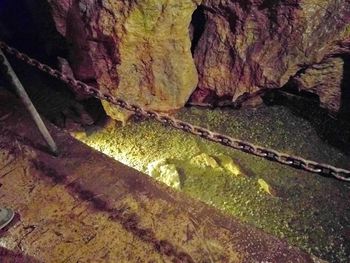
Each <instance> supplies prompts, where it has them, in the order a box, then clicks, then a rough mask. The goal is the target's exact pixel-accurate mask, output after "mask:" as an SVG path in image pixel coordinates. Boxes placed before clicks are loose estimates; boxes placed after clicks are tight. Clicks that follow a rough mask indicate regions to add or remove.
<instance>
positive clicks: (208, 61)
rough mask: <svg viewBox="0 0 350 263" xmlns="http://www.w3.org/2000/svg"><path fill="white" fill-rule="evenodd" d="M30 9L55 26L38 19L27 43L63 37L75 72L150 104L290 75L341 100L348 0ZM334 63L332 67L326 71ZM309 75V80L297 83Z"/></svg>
mask: <svg viewBox="0 0 350 263" xmlns="http://www.w3.org/2000/svg"><path fill="white" fill-rule="evenodd" d="M5 2H7V3H8V5H9V4H10V3H14V1H10V0H7V1H5ZM20 2H25V3H26V4H27V5H28V3H29V2H30V1H25V0H21V1H18V3H20ZM13 5H15V4H13ZM29 6H30V8H29V9H30V10H31V12H32V13H33V14H34V15H32V16H33V19H34V20H35V19H38V18H40V17H45V19H46V17H51V18H52V19H53V23H52V24H53V27H55V28H56V30H57V31H58V34H59V37H54V36H53V35H54V34H52V32H53V31H54V29H50V30H47V28H49V27H50V26H49V25H51V23H47V26H46V27H45V26H42V24H44V23H45V20H44V18H42V19H41V20H43V21H40V20H38V21H37V23H36V24H37V25H38V24H40V25H41V26H39V27H38V30H39V31H40V32H41V33H40V34H38V37H37V38H40V41H39V42H38V43H36V44H37V45H40V46H42V47H43V49H44V51H45V50H46V51H49V50H51V51H55V50H58V49H60V46H64V45H63V42H64V41H65V49H66V50H67V51H68V55H67V54H66V55H67V57H66V59H67V60H68V62H69V66H70V67H71V69H72V72H73V73H74V76H75V77H76V78H78V79H80V80H83V81H85V82H87V83H89V84H92V85H96V86H98V87H99V88H100V89H101V90H104V91H108V92H110V93H112V94H113V95H116V96H118V97H121V98H124V99H127V100H128V101H130V102H132V103H136V104H139V105H141V106H144V107H147V108H150V109H154V110H160V111H170V110H174V109H178V108H181V107H183V106H184V105H185V103H186V102H187V101H188V99H189V98H190V96H191V94H192V92H193V91H194V90H195V88H196V87H197V89H196V91H195V92H194V94H193V95H192V96H191V102H192V103H203V102H214V104H215V103H217V101H218V100H219V101H225V103H224V104H225V105H227V104H230V103H227V102H231V103H232V102H236V101H237V100H238V101H240V100H239V98H242V96H243V97H244V96H246V94H247V93H248V94H249V93H253V94H255V93H256V92H258V91H261V90H265V89H270V88H280V87H282V86H284V85H285V84H286V83H288V81H289V80H293V78H294V77H296V78H297V81H296V82H297V83H299V84H300V89H307V90H309V91H310V92H314V93H316V94H317V95H319V96H320V101H321V104H322V106H323V107H325V108H327V109H329V110H331V111H335V112H336V111H338V109H340V108H342V105H341V104H344V101H343V100H342V99H340V98H341V97H342V94H341V92H342V91H341V86H339V83H342V81H343V78H342V77H343V76H342V75H343V73H342V72H341V62H340V60H341V59H343V57H344V56H346V55H349V54H350V2H349V1H340V0H322V1H316V0H283V1H282V0H271V1H268V0H245V1H243V0H181V1H176V0H167V1H166V0H159V1H155V0H140V1H107V0H101V1H97V0H76V1H73V0H63V1H61V0H50V1H48V0H40V1H35V2H34V1H32V2H31V3H30V4H29ZM46 6H47V8H45V7H46ZM5 8H6V7H5ZM17 9H18V8H17ZM35 10H39V11H35ZM45 10H46V11H47V12H49V14H46V15H44V14H43V13H44V11H45ZM5 13H6V12H5ZM22 17H24V16H22ZM6 19H8V20H10V19H11V18H10V17H7V18H6ZM0 20H1V19H0ZM27 20H28V19H27ZM47 20H48V19H47ZM0 22H1V21H0ZM24 22H25V21H24ZM24 22H23V21H22V24H21V26H17V28H16V27H14V28H11V30H10V31H13V33H14V35H16V34H18V36H22V38H25V39H31V40H30V41H35V39H36V38H35V37H34V38H33V37H32V38H28V36H27V35H25V34H24V33H23V32H22V31H23V30H22V31H20V32H17V31H18V30H19V29H18V28H23V25H25V23H24ZM34 25H35V23H32V24H30V27H34ZM2 27H3V26H2ZM45 28H46V29H45ZM5 30H6V27H5ZM5 30H3V31H5ZM16 30H17V31H16ZM7 31H9V30H7ZM10 31H9V32H10ZM32 31H35V30H31V32H32ZM50 32H51V33H50ZM23 35H24V36H23ZM42 35H47V36H48V37H47V38H43V37H42ZM58 39H60V41H58ZM62 39H63V40H64V41H63V42H62V41H61V40H62ZM45 41H46V42H55V43H51V44H48V43H46V42H45ZM21 42H23V41H21ZM25 46H28V43H26V45H23V44H22V46H21V45H20V47H25ZM191 52H192V54H191ZM41 53H42V52H41ZM60 55H61V54H60ZM331 57H332V59H331V60H332V61H330V58H331ZM334 57H337V58H334ZM338 60H339V61H338ZM333 65H334V66H335V71H336V72H334V71H333V70H331V71H332V72H329V70H328V69H325V68H328V66H332V67H333ZM65 68H66V69H68V71H69V72H70V70H69V68H68V67H67V65H65ZM326 71H327V72H326ZM310 74H311V75H312V76H313V77H312V78H313V79H314V80H316V79H317V83H316V82H315V81H311V82H312V83H311V82H310V81H306V79H305V78H308V79H310V77H307V76H308V75H310ZM324 74H326V75H327V76H329V77H330V78H329V77H327V76H323V75H324ZM331 80H334V81H331ZM330 81H331V82H332V83H330ZM342 86H344V84H342ZM257 94H259V95H260V93H257ZM258 102H259V101H255V102H254V103H253V104H256V103H258ZM250 104H251V103H250ZM203 105H205V104H203ZM209 105H210V103H209ZM218 105H220V104H218ZM104 107H105V109H106V110H107V112H108V114H109V115H111V116H112V117H114V118H117V119H121V118H122V119H123V118H125V116H124V117H123V116H122V115H123V114H122V115H121V113H120V111H119V110H118V109H116V108H114V107H111V106H110V105H109V104H107V103H105V104H104ZM127 117H128V116H126V118H127Z"/></svg>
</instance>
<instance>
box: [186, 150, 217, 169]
mask: <svg viewBox="0 0 350 263" xmlns="http://www.w3.org/2000/svg"><path fill="white" fill-rule="evenodd" d="M191 163H192V164H194V165H197V166H199V167H202V168H208V167H211V168H220V166H219V164H218V163H217V161H216V160H215V159H214V158H213V157H211V156H210V155H208V154H206V153H201V154H199V155H197V156H195V157H193V158H192V159H191Z"/></svg>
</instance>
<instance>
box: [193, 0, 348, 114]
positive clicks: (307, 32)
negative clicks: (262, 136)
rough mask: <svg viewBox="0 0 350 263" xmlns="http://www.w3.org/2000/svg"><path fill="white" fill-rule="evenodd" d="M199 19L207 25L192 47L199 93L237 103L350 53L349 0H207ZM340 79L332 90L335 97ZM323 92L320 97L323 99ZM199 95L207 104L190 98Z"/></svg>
mask: <svg viewBox="0 0 350 263" xmlns="http://www.w3.org/2000/svg"><path fill="white" fill-rule="evenodd" d="M195 18H196V20H201V21H204V24H203V23H202V24H203V25H202V27H197V37H196V39H195V47H194V48H193V51H194V58H195V62H196V66H197V70H198V73H199V89H198V90H197V91H198V92H200V93H201V94H203V90H211V91H214V92H215V93H216V94H217V95H218V96H219V97H225V98H227V97H229V98H231V99H232V100H233V101H235V100H237V98H239V97H240V96H242V95H243V94H244V93H245V92H249V93H251V92H255V91H257V90H259V89H265V88H279V87H282V86H283V85H285V84H286V83H287V82H288V80H289V79H290V78H291V77H293V76H295V75H296V74H297V73H298V72H299V71H301V70H304V69H306V68H307V67H308V66H311V67H313V65H317V64H319V63H321V62H322V61H323V60H325V59H327V58H328V57H329V56H332V55H334V54H338V55H343V54H349V53H350V45H349V41H348V40H349V38H350V2H349V1H338V0H324V1H314V0H288V1H281V0H274V1H267V0H261V1H253V0H246V1H237V0H228V1H227V0H225V1H224V0H204V1H203V3H202V5H201V6H200V8H198V9H197V11H196V16H195ZM195 30H196V29H195ZM194 35H195V36H196V31H195V33H194ZM321 74H322V71H320V72H319V75H321ZM339 77H340V78H341V76H337V80H336V82H335V83H334V84H333V87H332V91H331V93H337V95H336V96H337V97H339V96H340V93H341V87H340V86H339V85H338V82H339ZM335 86H336V90H335V89H334V87H335ZM324 89H328V88H327V87H326V85H324V86H323V87H322V90H321V87H320V89H317V91H316V93H317V94H321V96H322V95H323V94H325V93H327V91H325V90H324ZM197 91H196V92H197ZM207 93H208V92H207ZM208 94H209V93H208ZM210 96H212V94H211V95H210ZM198 97H199V98H200V99H202V101H197V102H203V101H204V100H205V97H204V98H203V96H196V94H194V96H192V98H194V100H195V99H198ZM333 98H335V97H333ZM321 101H323V106H325V107H327V108H332V109H334V108H337V107H338V106H335V107H334V106H330V105H328V103H335V104H339V103H340V101H337V102H334V101H333V100H332V101H331V102H330V101H328V100H325V99H324V97H323V98H321Z"/></svg>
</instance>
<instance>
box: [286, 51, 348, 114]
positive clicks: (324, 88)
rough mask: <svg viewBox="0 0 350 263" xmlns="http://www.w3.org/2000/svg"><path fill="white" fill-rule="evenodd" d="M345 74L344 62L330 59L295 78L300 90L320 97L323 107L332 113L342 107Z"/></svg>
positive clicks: (294, 82)
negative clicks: (342, 88) (342, 87)
mask: <svg viewBox="0 0 350 263" xmlns="http://www.w3.org/2000/svg"><path fill="white" fill-rule="evenodd" d="M343 74H344V61H343V59H341V58H329V59H327V60H325V61H324V62H322V63H320V64H315V65H312V66H310V67H308V68H307V69H306V70H305V71H304V72H302V73H301V74H300V75H299V76H296V77H295V78H294V81H293V84H296V86H297V88H298V89H299V90H306V91H308V92H312V93H315V94H317V95H318V96H319V98H320V102H321V106H322V107H324V108H326V109H328V110H329V111H331V112H338V111H339V110H340V106H341V100H342V94H341V92H340V91H341V90H340V89H341V86H342V80H343Z"/></svg>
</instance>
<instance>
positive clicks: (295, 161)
mask: <svg viewBox="0 0 350 263" xmlns="http://www.w3.org/2000/svg"><path fill="white" fill-rule="evenodd" d="M0 48H1V49H3V50H4V51H5V52H6V53H8V54H10V55H13V56H15V57H16V58H17V59H19V60H22V61H24V62H25V63H27V64H29V65H31V66H33V67H35V68H37V69H39V70H41V71H43V72H46V73H48V74H49V75H51V76H53V77H55V78H57V79H59V80H61V81H63V82H64V83H66V84H68V85H69V86H71V87H72V88H73V89H74V90H76V91H77V92H85V93H87V94H89V95H91V96H93V97H95V98H98V99H100V100H105V101H108V102H109V103H112V104H114V105H117V106H119V107H121V108H123V109H126V110H128V111H131V112H134V113H136V114H137V115H141V116H144V117H147V118H151V119H155V120H157V121H159V122H161V123H163V124H168V125H170V126H172V127H174V128H176V129H179V130H182V131H185V132H188V133H191V134H193V135H197V136H200V137H202V138H205V139H207V140H210V141H213V142H217V143H220V144H222V145H225V146H228V147H230V148H233V149H235V150H239V151H242V152H246V153H249V154H252V155H255V156H258V157H261V158H264V159H268V160H270V161H274V162H277V163H280V164H283V165H287V166H290V167H294V168H297V169H301V170H304V171H308V172H311V173H316V174H320V175H324V176H330V177H334V178H336V179H338V180H342V181H346V182H350V171H349V170H346V169H342V168H337V167H335V166H332V165H329V164H322V163H318V162H315V161H310V160H307V159H304V158H302V157H298V156H293V155H289V154H285V153H280V152H278V151H275V150H272V149H269V148H265V147H260V146H257V145H254V144H252V143H249V142H246V141H243V140H240V139H235V138H232V137H229V136H227V135H223V134H221V133H217V132H213V131H211V130H208V129H205V128H203V127H200V126H196V125H192V124H191V123H188V122H185V121H182V120H179V119H176V118H174V117H171V116H169V115H167V114H164V113H159V112H156V111H152V110H146V109H143V108H142V107H139V106H136V105H133V104H130V103H128V102H127V101H125V100H122V99H118V98H115V97H114V96H112V95H110V94H108V93H105V92H102V91H100V90H99V89H97V88H95V87H93V86H90V85H87V84H85V83H83V82H81V81H78V80H76V79H74V78H71V77H69V76H67V75H65V74H63V73H61V72H60V71H59V70H56V69H53V68H52V67H50V66H48V65H46V64H43V63H41V62H39V61H38V60H36V59H33V58H30V57H29V56H27V55H26V54H24V53H22V52H20V51H18V50H17V49H15V48H12V47H10V46H8V45H7V44H6V43H4V42H1V41H0Z"/></svg>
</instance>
